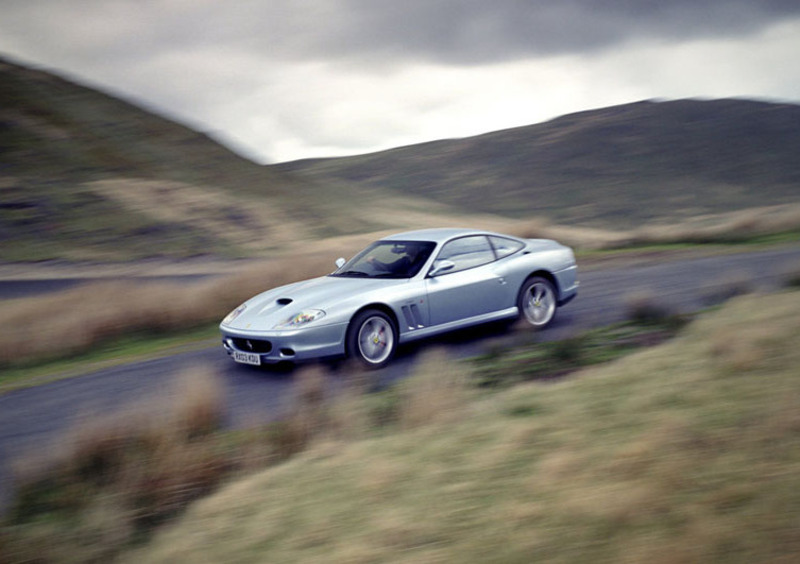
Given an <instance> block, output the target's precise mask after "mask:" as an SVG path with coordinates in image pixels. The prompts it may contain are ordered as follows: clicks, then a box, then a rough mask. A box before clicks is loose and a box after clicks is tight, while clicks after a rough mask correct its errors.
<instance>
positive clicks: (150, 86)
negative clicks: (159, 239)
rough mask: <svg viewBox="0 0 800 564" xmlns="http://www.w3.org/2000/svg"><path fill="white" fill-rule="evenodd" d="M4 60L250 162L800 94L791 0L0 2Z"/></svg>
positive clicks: (799, 47)
mask: <svg viewBox="0 0 800 564" xmlns="http://www.w3.org/2000/svg"><path fill="white" fill-rule="evenodd" d="M0 56H7V57H9V58H11V59H12V60H13V61H15V62H19V63H22V64H28V65H31V66H37V67H42V68H44V69H46V70H51V71H55V72H57V73H59V74H62V75H64V76H67V77H69V78H72V79H75V80H78V81H80V82H83V83H85V84H88V85H91V86H95V87H101V88H102V89H104V90H106V91H111V92H112V93H114V94H117V95H122V96H123V97H124V98H126V99H128V100H131V101H134V102H136V103H138V104H140V105H144V106H146V107H148V108H150V109H154V110H157V111H158V112H159V113H161V114H164V115H166V116H168V117H172V118H174V119H177V120H178V121H181V122H184V123H186V124H188V125H190V126H192V127H194V128H196V129H200V130H202V131H205V132H208V133H211V134H212V135H214V136H215V137H216V138H217V139H219V140H221V141H223V142H225V143H226V144H228V145H229V146H231V147H232V148H234V149H235V150H238V151H239V152H241V153H243V154H246V155H247V156H249V157H251V158H254V159H256V160H258V161H259V162H265V163H266V162H281V161H287V160H294V159H299V158H306V157H325V156H339V155H346V154H357V153H365V152H371V151H376V150H380V149H386V148H391V147H397V146H401V145H407V144H410V143H417V142H422V141H429V140H433V139H442V138H452V137H464V136H468V135H474V134H478V133H484V132H487V131H495V130H499V129H504V128H508V127H514V126H518V125H527V124H531V123H537V122H541V121H545V120H547V119H551V118H553V117H556V116H559V115H563V114H566V113H570V112H575V111H580V110H586V109H591V108H597V107H602V106H608V105H613V104H620V103H626V102H633V101H637V100H641V99H646V98H669V99H672V98H683V97H706V98H717V97H730V96H736V97H751V98H758V99H767V100H782V101H791V102H798V101H800V62H798V57H800V1H798V0H711V1H704V0H305V1H304V0H0Z"/></svg>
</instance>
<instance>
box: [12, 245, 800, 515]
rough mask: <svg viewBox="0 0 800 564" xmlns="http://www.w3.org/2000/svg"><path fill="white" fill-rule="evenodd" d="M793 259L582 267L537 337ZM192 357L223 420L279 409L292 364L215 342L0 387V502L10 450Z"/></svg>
mask: <svg viewBox="0 0 800 564" xmlns="http://www.w3.org/2000/svg"><path fill="white" fill-rule="evenodd" d="M796 265H800V246H793V247H789V248H782V249H777V250H770V251H761V252H746V253H738V254H726V255H722V256H714V257H707V258H697V259H690V260H677V261H669V262H663V263H660V264H653V265H649V266H628V267H615V268H608V269H603V268H600V269H593V270H591V271H588V272H582V273H580V280H581V287H580V292H579V294H578V297H577V298H576V299H575V300H574V301H573V302H571V303H570V304H568V305H567V306H565V307H564V308H562V309H560V310H559V312H558V315H557V317H556V320H555V322H554V323H553V325H551V327H549V328H548V329H547V330H546V331H544V332H542V333H541V335H540V338H541V339H542V340H554V339H560V338H564V337H566V336H569V335H570V334H573V333H576V332H579V331H581V330H584V329H588V328H592V327H598V326H602V325H607V324H609V323H612V322H615V321H620V320H622V319H623V318H624V316H625V306H626V304H627V300H629V299H630V297H631V296H632V295H635V294H637V293H647V294H648V295H651V296H653V297H654V298H655V299H656V300H657V301H658V303H660V304H663V305H665V306H668V307H670V308H672V309H674V310H675V311H680V312H691V311H696V310H698V309H701V308H703V307H706V306H708V305H710V304H711V303H712V302H714V301H716V300H717V299H718V296H719V295H720V294H722V292H721V290H720V288H724V287H726V286H729V285H731V284H733V283H737V282H741V281H742V280H749V281H750V282H749V285H750V287H752V288H753V289H759V290H766V291H769V290H773V289H775V288H778V287H779V286H780V284H781V280H782V277H783V275H784V273H785V271H786V270H787V268H789V267H790V266H796ZM579 266H580V265H579ZM187 282H188V281H187ZM48 288H49V289H52V286H48ZM0 295H2V294H0ZM498 331H499V333H498ZM511 337H512V335H511V334H510V333H508V332H503V331H502V330H500V329H498V327H495V326H491V327H484V328H478V329H475V330H471V331H462V332H458V333H455V334H452V335H449V336H446V337H443V338H440V339H435V340H428V341H424V342H422V343H414V344H413V345H412V346H408V347H404V348H401V350H400V351H399V352H398V356H397V358H396V359H395V361H394V362H393V363H392V365H390V366H389V367H387V368H385V369H384V370H382V371H379V372H376V373H374V377H375V378H376V382H377V383H378V384H380V385H384V384H388V383H390V382H392V381H394V380H396V379H398V378H402V377H403V376H405V375H407V374H408V373H409V372H410V371H411V370H412V369H413V367H414V364H415V362H416V361H417V359H418V357H419V354H420V352H421V351H423V350H425V349H428V348H430V347H432V346H440V347H442V348H444V349H445V350H446V351H447V353H448V354H450V355H451V356H452V357H457V358H462V357H469V356H472V355H475V354H478V353H480V352H482V351H483V350H485V349H486V348H487V347H488V346H491V345H493V344H495V343H496V342H497V341H498V340H500V341H502V340H504V339H510V338H511ZM198 367H203V368H204V369H210V370H212V371H213V372H214V373H216V374H217V375H218V377H219V380H220V382H221V385H222V387H223V391H224V394H225V396H226V397H225V400H226V405H227V423H228V425H230V426H232V427H242V426H246V425H253V424H256V423H259V422H264V421H267V420H270V419H274V418H276V417H279V416H280V414H281V410H282V409H283V408H285V407H286V405H287V403H288V401H289V399H290V398H291V395H292V393H293V382H294V377H293V372H292V371H286V370H283V371H281V370H263V369H256V368H251V367H247V366H242V365H237V364H235V363H233V362H232V361H231V360H230V359H229V358H228V357H227V355H226V354H225V353H224V351H223V350H222V348H221V347H220V346H213V347H209V348H207V349H203V350H200V351H196V352H189V353H183V354H177V355H174V356H170V357H166V358H161V359H157V360H149V361H144V362H136V363H132V364H126V365H121V366H118V367H115V368H110V369H106V370H102V371H100V372H96V373H93V374H87V375H84V376H81V377H75V378H70V379H67V380H61V381H57V382H53V383H50V384H46V385H42V386H39V387H35V388H30V389H24V390H19V391H15V392H10V393H7V394H5V395H2V396H0V511H2V510H3V509H4V508H5V507H6V506H7V503H8V499H9V492H10V488H11V486H12V484H11V479H10V475H11V473H10V470H11V461H12V460H14V459H16V458H18V457H20V456H22V455H25V454H28V453H36V452H41V451H43V450H45V449H50V448H54V445H57V444H58V440H59V438H61V437H63V436H64V435H65V433H67V432H68V431H69V430H70V429H73V428H75V427H76V426H78V425H79V424H80V423H81V421H82V420H85V419H91V418H94V417H97V416H98V415H101V414H107V413H113V412H114V411H117V410H119V409H121V408H122V407H123V406H126V405H129V404H131V403H133V402H147V401H151V400H152V401H157V398H158V397H160V396H163V395H164V393H165V391H166V390H169V389H171V387H172V385H173V382H174V380H175V377H176V375H178V374H181V373H184V372H187V371H191V370H192V369H196V368H198ZM341 380H342V374H341V373H337V372H333V373H332V374H331V380H330V381H331V383H332V384H334V385H335V384H336V383H337V382H340V381H341Z"/></svg>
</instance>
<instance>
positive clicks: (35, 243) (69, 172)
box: [0, 59, 375, 260]
mask: <svg viewBox="0 0 800 564" xmlns="http://www.w3.org/2000/svg"><path fill="white" fill-rule="evenodd" d="M324 193H325V192H324V188H323V187H320V186H315V185H313V184H312V183H310V182H308V181H302V180H297V179H295V178H293V177H292V176H290V175H287V174H285V173H281V172H278V171H274V170H269V169H266V168H264V167H261V166H258V165H256V164H255V163H252V162H250V161H248V160H246V159H244V158H241V157H239V156H238V155H236V154H234V153H232V152H231V151H229V150H227V149H226V148H225V147H223V146H221V145H220V144H218V143H216V142H215V141H214V140H213V139H211V138H209V137H208V136H206V135H204V134H202V133H198V132H196V131H193V130H191V129H189V128H187V127H184V126H182V125H179V124H177V123H174V122H172V121H169V120H166V119H163V118H161V117H159V116H156V115H154V114H151V113H149V112H147V111H145V110H143V109H140V108H138V107H135V106H133V105H131V104H128V103H126V102H124V101H122V100H119V99H116V98H113V97H111V96H108V95H105V94H103V93H100V92H97V91H95V90H92V89H89V88H85V87H83V86H80V85H77V84H74V83H72V82H70V81H68V80H65V79H62V78H59V77H57V76H54V75H52V74H49V73H46V72H42V71H38V70H32V69H28V68H24V67H21V66H18V65H15V64H12V63H9V62H6V61H3V60H1V59H0V240H2V241H3V245H2V247H0V260H41V259H47V258H68V259H115V258H116V259H119V258H139V257H144V256H161V255H163V256H191V255H198V254H200V255H202V254H223V255H225V254H228V255H230V254H234V255H238V254H242V253H244V254H247V253H248V252H252V251H256V250H263V249H269V248H272V247H275V246H277V245H279V244H281V243H283V242H286V241H290V240H293V239H297V238H313V237H319V236H323V235H330V234H341V233H352V232H359V231H363V230H365V229H374V228H375V224H374V223H371V222H370V221H365V220H361V219H359V217H358V216H357V215H356V214H354V213H352V212H350V211H349V210H348V208H346V207H345V206H343V205H342V204H341V203H340V202H338V201H337V200H336V199H335V198H331V197H320V195H324ZM243 232H244V233H243Z"/></svg>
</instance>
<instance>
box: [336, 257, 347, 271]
mask: <svg viewBox="0 0 800 564" xmlns="http://www.w3.org/2000/svg"><path fill="white" fill-rule="evenodd" d="M346 262H347V260H345V259H344V258H342V257H339V258H337V259H336V268H342V267H343V266H344V263H346Z"/></svg>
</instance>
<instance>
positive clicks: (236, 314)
mask: <svg viewBox="0 0 800 564" xmlns="http://www.w3.org/2000/svg"><path fill="white" fill-rule="evenodd" d="M246 309H247V304H242V305H240V306H239V307H237V308H236V309H235V310H233V311H232V312H230V313H229V314H228V315H226V316H225V319H223V320H222V324H223V325H230V323H231V322H232V321H233V320H234V319H236V318H237V317H239V316H240V315H241V314H242V312H243V311H244V310H246Z"/></svg>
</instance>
